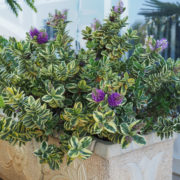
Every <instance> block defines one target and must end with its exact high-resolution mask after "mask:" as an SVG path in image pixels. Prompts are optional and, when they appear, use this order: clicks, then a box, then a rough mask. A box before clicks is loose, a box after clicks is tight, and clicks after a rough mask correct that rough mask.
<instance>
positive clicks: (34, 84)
mask: <svg viewBox="0 0 180 180" xmlns="http://www.w3.org/2000/svg"><path fill="white" fill-rule="evenodd" d="M124 11H125V8H124V7H123V4H122V2H121V3H119V4H118V5H117V6H115V7H112V9H111V12H110V15H109V17H108V18H107V19H105V20H104V22H103V23H102V24H101V22H100V21H98V20H96V19H95V21H94V23H93V24H92V25H91V26H90V27H86V29H85V30H83V31H82V34H83V39H84V40H86V47H87V48H86V49H82V48H81V49H80V50H79V52H78V53H75V51H74V49H73V48H72V41H73V39H72V38H71V37H70V36H69V35H68V32H67V30H66V27H67V24H68V23H69V21H68V20H67V10H65V11H63V12H59V11H56V12H55V15H50V17H49V21H48V25H49V26H52V27H53V28H54V29H55V31H56V35H55V39H54V40H48V35H47V33H46V32H45V31H43V30H42V31H40V30H38V29H36V28H32V29H31V30H30V33H27V37H26V40H24V41H17V40H16V39H15V38H10V39H9V40H8V41H4V44H3V45H1V44H2V43H1V44H0V90H1V96H0V106H1V108H3V114H2V115H1V116H0V118H1V120H0V138H1V139H2V140H5V141H8V142H10V143H12V144H16V143H18V144H19V145H24V144H25V143H26V142H28V141H32V140H33V139H35V140H36V141H40V142H42V143H41V147H40V148H39V149H38V150H37V151H36V152H35V155H36V156H38V157H39V158H40V162H41V163H48V164H49V165H50V167H51V168H52V169H58V168H59V166H60V163H61V162H62V161H63V157H64V155H65V154H67V162H68V164H69V163H70V162H71V161H72V160H74V159H75V158H82V159H86V158H88V157H89V156H90V155H91V154H92V152H90V151H89V150H88V146H89V145H90V144H91V142H92V139H93V138H100V139H102V140H104V141H111V142H113V143H119V144H121V146H122V148H125V147H127V146H128V145H129V144H130V143H131V142H132V141H135V142H136V143H140V144H145V143H146V142H145V139H144V137H143V135H145V134H147V133H151V132H156V133H157V135H158V136H160V137H161V138H164V137H165V138H168V137H169V136H172V135H173V132H179V131H180V116H179V113H178V112H177V106H178V105H179V104H180V96H179V95H180V60H176V61H175V60H172V59H171V58H169V59H167V60H165V59H164V58H163V57H162V56H161V55H160V53H161V52H162V51H163V50H164V49H165V48H166V47H167V46H168V42H167V40H166V39H161V40H157V41H156V40H154V39H153V38H152V37H147V39H146V42H145V45H142V44H138V45H136V47H132V45H131V44H130V41H131V40H133V39H136V38H138V37H137V36H136V31H133V30H132V29H129V30H128V31H127V32H126V33H123V34H122V31H121V30H122V28H123V27H125V26H126V23H127V17H125V18H122V17H121V14H122V13H123V12H124ZM132 48H134V52H133V54H132V56H131V57H128V58H127V55H126V53H127V52H128V51H129V50H130V49H132ZM50 136H52V137H56V138H58V139H59V146H56V145H52V144H51V145H48V138H49V137H50Z"/></svg>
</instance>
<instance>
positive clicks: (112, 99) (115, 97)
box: [108, 92, 123, 107]
mask: <svg viewBox="0 0 180 180" xmlns="http://www.w3.org/2000/svg"><path fill="white" fill-rule="evenodd" d="M122 102H123V97H122V96H121V95H120V94H119V93H116V92H115V93H112V94H111V95H110V96H109V97H108V103H109V105H110V106H111V107H116V106H119V105H120V104H121V103H122Z"/></svg>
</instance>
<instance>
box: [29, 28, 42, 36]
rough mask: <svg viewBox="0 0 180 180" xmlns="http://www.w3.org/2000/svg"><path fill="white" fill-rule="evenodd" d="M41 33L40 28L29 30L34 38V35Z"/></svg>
mask: <svg viewBox="0 0 180 180" xmlns="http://www.w3.org/2000/svg"><path fill="white" fill-rule="evenodd" d="M39 33H40V32H39V30H38V29H36V28H33V29H31V30H30V32H29V34H30V36H31V38H34V36H38V35H39Z"/></svg>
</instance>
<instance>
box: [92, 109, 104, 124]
mask: <svg viewBox="0 0 180 180" xmlns="http://www.w3.org/2000/svg"><path fill="white" fill-rule="evenodd" d="M93 118H94V120H95V121H96V122H97V123H100V122H103V121H104V115H103V114H102V113H101V112H99V111H94V112H93Z"/></svg>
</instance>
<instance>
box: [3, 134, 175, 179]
mask: <svg viewBox="0 0 180 180" xmlns="http://www.w3.org/2000/svg"><path fill="white" fill-rule="evenodd" d="M145 138H146V141H147V144H146V145H145V146H141V145H137V144H135V143H132V144H131V145H130V146H129V147H128V148H127V149H122V148H121V147H120V145H119V144H111V143H109V142H103V141H100V140H96V141H93V143H92V144H91V147H90V149H91V150H92V151H93V152H94V153H93V155H92V156H91V157H90V158H89V159H87V160H80V159H76V160H75V161H73V162H72V164H70V166H68V167H67V165H66V164H65V163H64V164H62V165H61V167H60V170H59V171H52V170H50V169H49V167H48V165H41V164H39V161H38V159H37V158H36V157H35V156H34V155H33V151H34V150H35V149H37V148H38V147H39V144H38V143H37V142H35V141H32V142H29V143H27V144H26V146H22V147H19V146H11V145H9V143H8V142H5V141H0V147H1V148H0V177H1V178H3V180H171V179H172V154H173V143H174V139H175V138H170V139H167V140H163V141H161V140H160V138H158V137H157V136H156V135H155V134H150V135H147V136H145ZM49 143H53V144H54V143H55V144H57V143H58V141H57V140H56V139H55V138H53V139H50V141H49Z"/></svg>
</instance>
